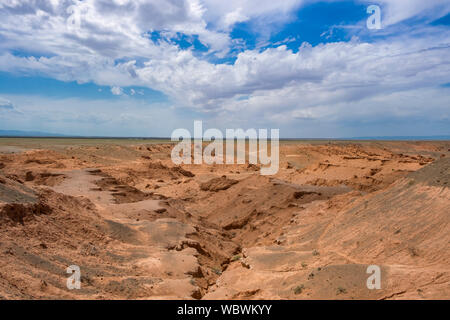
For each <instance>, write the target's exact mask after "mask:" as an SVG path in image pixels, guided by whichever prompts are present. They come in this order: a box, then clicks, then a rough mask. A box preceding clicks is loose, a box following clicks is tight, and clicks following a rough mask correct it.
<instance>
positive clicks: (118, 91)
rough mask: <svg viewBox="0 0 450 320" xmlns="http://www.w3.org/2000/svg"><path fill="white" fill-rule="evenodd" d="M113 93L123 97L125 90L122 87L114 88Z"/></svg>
mask: <svg viewBox="0 0 450 320" xmlns="http://www.w3.org/2000/svg"><path fill="white" fill-rule="evenodd" d="M111 93H112V94H113V95H115V96H121V95H123V94H124V93H123V89H122V88H121V87H112V88H111Z"/></svg>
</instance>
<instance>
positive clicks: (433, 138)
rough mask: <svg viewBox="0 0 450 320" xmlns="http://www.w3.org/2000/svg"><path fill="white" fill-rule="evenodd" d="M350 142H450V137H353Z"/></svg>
mask: <svg viewBox="0 0 450 320" xmlns="http://www.w3.org/2000/svg"><path fill="white" fill-rule="evenodd" d="M343 139H348V140H410V141H414V140H450V136H445V135H444V136H384V137H352V138H343Z"/></svg>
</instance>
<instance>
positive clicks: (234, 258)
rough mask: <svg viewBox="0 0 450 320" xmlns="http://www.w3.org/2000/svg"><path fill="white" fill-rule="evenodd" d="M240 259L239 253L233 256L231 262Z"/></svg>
mask: <svg viewBox="0 0 450 320" xmlns="http://www.w3.org/2000/svg"><path fill="white" fill-rule="evenodd" d="M239 259H241V256H240V255H238V254H237V255H235V256H234V257H233V258H231V262H235V261H238V260H239Z"/></svg>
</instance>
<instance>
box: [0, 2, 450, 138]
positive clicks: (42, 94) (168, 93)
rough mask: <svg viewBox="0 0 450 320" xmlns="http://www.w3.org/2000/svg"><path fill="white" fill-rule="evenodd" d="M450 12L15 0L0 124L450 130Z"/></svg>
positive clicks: (401, 6)
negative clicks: (377, 20) (375, 23)
mask: <svg viewBox="0 0 450 320" xmlns="http://www.w3.org/2000/svg"><path fill="white" fill-rule="evenodd" d="M374 4H375V5H378V6H379V7H380V10H381V26H382V28H381V29H379V30H374V29H368V28H367V25H366V21H367V19H368V18H369V16H370V14H368V13H367V7H368V6H369V5H374ZM449 13H450V3H448V1H437V0H429V1H426V2H424V1H419V0H404V1H398V0H380V1H365V0H358V1H339V0H329V1H316V0H285V1H282V2H275V1H268V0H260V1H256V0H250V1H237V0H229V1H226V2H224V1H219V0H165V1H162V0H135V1H129V0H108V1H106V0H86V1H76V0H73V1H70V0H64V1H63V0H48V1H36V0H24V1H20V2H17V1H4V2H1V3H0V130H28V131H46V132H55V133H62V134H69V135H110V136H120V135H122V136H170V134H171V132H172V131H173V130H174V129H176V128H180V127H184V128H188V129H192V126H193V121H194V120H203V121H204V122H205V124H204V127H205V128H206V127H217V128H219V129H222V130H224V129H225V128H244V129H246V128H279V129H280V135H281V136H282V137H297V138H301V137H317V138H320V137H322V138H325V137H335V138H338V137H352V136H411V135H416V136H428V135H449V134H450V129H449V128H450V125H449V124H450V86H449V85H448V84H449V83H450V28H449V25H450V15H449Z"/></svg>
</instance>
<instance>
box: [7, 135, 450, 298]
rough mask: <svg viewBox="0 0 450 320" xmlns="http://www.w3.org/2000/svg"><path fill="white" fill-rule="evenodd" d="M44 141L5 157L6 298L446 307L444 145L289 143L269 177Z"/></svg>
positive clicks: (151, 148)
mask: <svg viewBox="0 0 450 320" xmlns="http://www.w3.org/2000/svg"><path fill="white" fill-rule="evenodd" d="M51 141H52V140H49V142H47V144H45V145H43V146H42V145H41V146H40V149H39V150H38V149H34V148H35V147H34V146H32V145H31V144H30V145H29V146H28V145H27V144H26V140H24V141H22V143H21V147H22V149H21V150H20V151H19V152H17V153H0V240H1V241H0V266H1V268H0V297H1V298H4V299H47V298H69V299H110V298H124V299H140V298H143V299H150V298H151V299H175V298H183V299H201V298H208V299H216V298H217V299H406V298H412V299H448V298H449V297H450V292H449V289H448V288H449V286H448V284H449V283H450V270H449V268H448V266H449V265H450V256H449V253H448V243H449V242H450V238H449V235H450V216H449V215H448V212H450V191H449V189H448V181H449V174H450V169H449V168H450V167H449V164H450V162H449V159H450V157H449V156H450V153H449V151H448V150H449V148H450V143H449V142H420V143H413V142H361V143H347V142H314V143H304V142H289V143H284V144H281V148H280V170H279V172H278V173H277V174H276V175H275V176H268V177H266V176H261V175H260V174H259V170H258V168H254V166H251V165H248V164H245V165H210V166H209V165H183V166H175V165H174V164H173V163H172V162H171V160H170V152H171V148H172V147H173V145H170V144H141V145H133V144H129V143H124V142H119V141H118V142H117V143H116V144H113V143H110V142H109V143H105V144H102V143H101V142H99V144H98V145H79V144H68V145H64V146H62V145H61V144H60V142H59V145H57V146H56V145H52V143H51ZM5 147H7V146H5ZM70 265H78V266H79V267H80V270H81V289H80V290H68V289H67V287H66V279H67V277H68V276H69V275H68V274H67V273H66V268H67V267H68V266H70ZM369 265H377V266H379V267H380V271H381V289H379V290H369V289H368V288H367V285H366V281H367V278H368V277H369V276H370V274H368V273H367V267H368V266H369Z"/></svg>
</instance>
